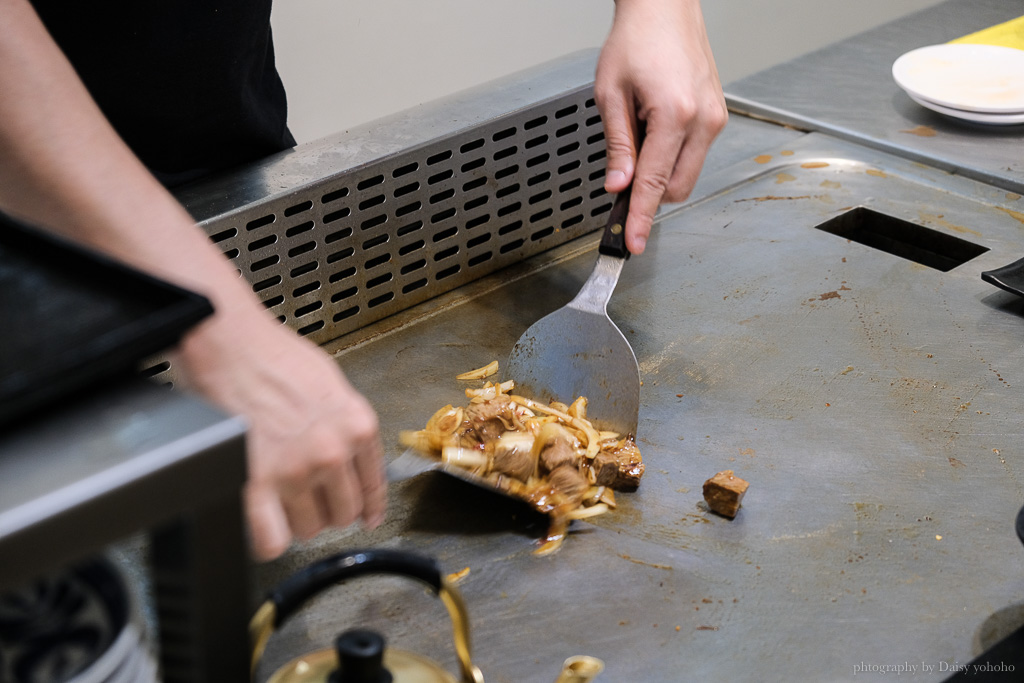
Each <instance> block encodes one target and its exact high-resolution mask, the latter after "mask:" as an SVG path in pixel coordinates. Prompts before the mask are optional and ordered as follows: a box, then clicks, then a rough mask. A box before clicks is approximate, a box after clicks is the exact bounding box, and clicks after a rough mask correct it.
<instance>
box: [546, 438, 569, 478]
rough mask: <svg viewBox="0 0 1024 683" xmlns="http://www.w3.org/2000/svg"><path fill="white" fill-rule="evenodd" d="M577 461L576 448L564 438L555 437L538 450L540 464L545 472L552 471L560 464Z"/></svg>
mask: <svg viewBox="0 0 1024 683" xmlns="http://www.w3.org/2000/svg"><path fill="white" fill-rule="evenodd" d="M576 463H577V458H576V449H575V448H573V445H572V444H571V443H569V442H568V441H567V440H565V439H555V440H554V441H551V442H549V443H548V445H546V446H545V447H544V450H542V451H541V452H540V464H541V466H542V467H543V468H544V471H545V472H554V471H555V470H556V469H558V468H559V467H561V466H562V465H573V466H575V465H576Z"/></svg>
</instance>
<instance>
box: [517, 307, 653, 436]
mask: <svg viewBox="0 0 1024 683" xmlns="http://www.w3.org/2000/svg"><path fill="white" fill-rule="evenodd" d="M505 377H506V378H508V379H514V380H515V382H516V393H518V394H521V395H523V396H527V397H529V398H532V399H534V400H536V401H540V402H543V403H547V402H549V401H551V400H558V401H562V402H563V403H571V402H572V401H574V400H575V399H576V398H577V397H579V396H586V398H587V416H588V418H589V419H591V420H592V421H593V422H594V424H595V425H596V426H597V427H598V428H600V429H607V430H611V431H614V432H618V433H619V434H623V435H627V434H630V435H635V434H636V428H637V420H638V418H639V414H640V369H639V366H638V365H637V362H636V356H635V355H634V354H633V349H632V348H631V347H630V345H629V342H627V341H626V338H625V336H623V334H622V332H621V331H620V330H619V328H618V327H617V326H616V325H615V323H613V322H612V321H611V320H610V319H609V318H608V317H607V316H606V315H599V314H596V313H588V312H584V311H579V310H576V309H574V308H569V307H565V308H561V309H559V310H557V311H555V312H554V313H551V314H550V315H547V316H545V317H544V318H541V319H540V320H539V321H537V322H536V323H534V324H533V325H532V326H531V327H530V328H529V329H527V330H526V332H525V333H524V334H523V336H522V337H520V339H519V341H518V342H517V343H516V345H515V347H513V349H512V353H511V354H510V355H509V359H508V363H507V364H506V365H505Z"/></svg>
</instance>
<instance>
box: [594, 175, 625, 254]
mask: <svg viewBox="0 0 1024 683" xmlns="http://www.w3.org/2000/svg"><path fill="white" fill-rule="evenodd" d="M632 190H633V186H632V184H631V185H630V186H629V187H627V188H626V189H625V190H623V191H622V192H620V193H619V195H618V196H617V197H616V198H615V204H614V205H612V210H611V213H609V214H608V223H607V224H605V226H604V235H602V236H601V246H600V247H598V251H599V252H600V253H602V254H605V255H607V256H617V257H619V258H622V259H627V258H629V249H627V248H626V216H627V215H629V195H630V193H631V192H632Z"/></svg>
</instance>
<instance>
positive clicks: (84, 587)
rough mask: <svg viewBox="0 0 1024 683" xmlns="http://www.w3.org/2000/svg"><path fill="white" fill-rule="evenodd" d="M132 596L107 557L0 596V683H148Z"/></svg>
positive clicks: (149, 660)
mask: <svg viewBox="0 0 1024 683" xmlns="http://www.w3.org/2000/svg"><path fill="white" fill-rule="evenodd" d="M145 631H146V629H145V624H144V621H143V620H142V618H141V612H140V611H139V609H138V601H137V597H136V595H135V594H134V592H133V591H132V590H131V588H130V587H129V586H127V585H126V582H125V580H124V575H123V574H122V572H121V571H119V569H118V568H117V566H116V563H115V562H112V561H111V560H110V559H108V558H107V557H97V558H94V559H91V560H88V561H86V562H82V563H80V564H78V565H76V566H75V567H73V568H71V569H67V570H63V571H58V572H52V573H50V574H47V575H45V576H42V577H40V578H38V579H37V580H35V581H33V582H32V583H30V584H27V585H25V586H23V587H22V588H20V589H18V590H11V591H4V592H3V593H0V681H2V682H3V683H8V682H13V683H54V682H64V681H67V682H69V683H152V682H153V681H156V678H157V675H156V662H155V660H154V658H153V656H152V653H151V652H150V650H149V648H148V647H147V644H146V640H147V639H146V633H145Z"/></svg>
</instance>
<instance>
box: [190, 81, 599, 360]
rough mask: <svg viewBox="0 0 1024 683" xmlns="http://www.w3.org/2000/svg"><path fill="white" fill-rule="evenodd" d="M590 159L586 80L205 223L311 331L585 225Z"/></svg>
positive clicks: (373, 311)
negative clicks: (538, 101) (534, 102)
mask: <svg viewBox="0 0 1024 683" xmlns="http://www.w3.org/2000/svg"><path fill="white" fill-rule="evenodd" d="M604 157H605V151H604V133H603V128H602V125H601V121H600V118H599V116H598V114H597V109H596V107H595V106H594V101H593V99H592V97H591V91H590V89H589V88H587V89H584V90H581V91H578V92H575V93H570V94H567V95H565V96H563V97H561V98H558V99H556V100H553V101H549V102H545V103H541V104H538V105H536V106H534V107H533V108H531V109H529V110H524V111H522V112H516V113H514V114H509V115H507V116H505V117H502V118H500V119H494V120H491V121H489V122H487V123H486V124H482V125H480V126H477V127H474V128H471V129H466V130H464V131H460V132H459V133H458V134H457V135H454V136H450V137H448V138H445V139H442V140H438V141H435V142H432V143H430V144H428V145H425V146H423V147H420V148H416V149H412V150H410V151H408V152H404V153H402V154H399V155H396V156H392V157H389V158H386V159H383V160H381V161H380V162H375V163H373V164H370V165H367V166H364V167H362V168H359V169H355V170H352V171H349V172H345V173H343V174H340V175H337V176H333V177H330V178H325V179H324V180H323V181H322V182H320V183H317V184H315V185H313V186H310V187H308V188H304V189H303V190H301V191H300V192H297V193H293V194H291V195H289V197H288V199H287V200H276V201H274V202H268V203H266V204H262V205H260V206H258V207H257V208H253V209H247V210H246V211H244V212H240V213H236V214H232V215H230V216H227V217H225V218H223V219H220V218H218V219H214V220H212V221H210V222H208V223H207V224H206V226H205V227H206V229H207V231H208V233H209V234H210V236H211V238H212V239H213V241H214V242H216V243H217V245H218V246H219V247H220V248H221V249H222V250H223V251H224V253H225V254H226V255H227V256H228V257H229V258H230V259H232V261H233V262H234V263H235V265H236V267H237V268H238V269H239V270H240V271H241V273H242V275H243V276H244V277H245V278H246V279H248V280H249V281H250V282H251V283H252V287H253V290H254V291H255V292H256V293H257V295H258V296H259V297H260V298H261V299H262V300H263V302H264V304H265V305H266V306H267V307H268V308H270V309H271V311H273V312H274V314H276V315H277V316H278V318H279V319H280V320H281V321H282V322H284V323H286V324H288V325H289V326H291V327H293V328H294V329H296V330H297V331H298V332H299V333H300V334H302V335H306V336H308V337H309V338H310V339H311V340H313V341H315V342H317V343H323V342H326V341H329V340H331V339H334V338H337V337H338V336H340V335H342V334H345V333H347V332H350V331H352V330H355V329H358V328H359V327H362V326H364V325H366V324H368V323H371V322H374V321H376V320H379V319H381V318H383V317H385V316H387V315H390V314H392V313H395V312H397V311H400V310H402V309H405V308H408V307H409V306H412V305H414V304H417V303H419V302H422V301H424V300H426V299H428V298H430V297H432V296H436V295H437V294H440V293H443V292H446V291H448V290H451V289H454V288H455V287H458V286H460V285H462V284H465V283H467V282H469V281H471V280H474V279H476V278H479V277H481V276H483V275H486V274H488V273H490V272H493V271H495V270H497V269H498V268H501V267H503V266H507V265H509V264H511V263H515V262H517V261H520V260H522V259H523V258H525V257H527V256H530V255H532V254H535V253H538V252H540V251H544V250H546V249H550V248H551V247H553V246H555V245H557V244H560V243H562V242H565V241H566V240H569V239H571V238H573V237H577V236H579V235H582V234H584V233H586V232H589V231H592V230H594V229H595V228H597V227H599V226H600V225H601V215H602V214H604V213H607V212H608V210H609V209H610V208H611V199H610V197H608V196H607V195H606V194H605V192H604V190H603V182H604V180H603V178H604Z"/></svg>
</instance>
